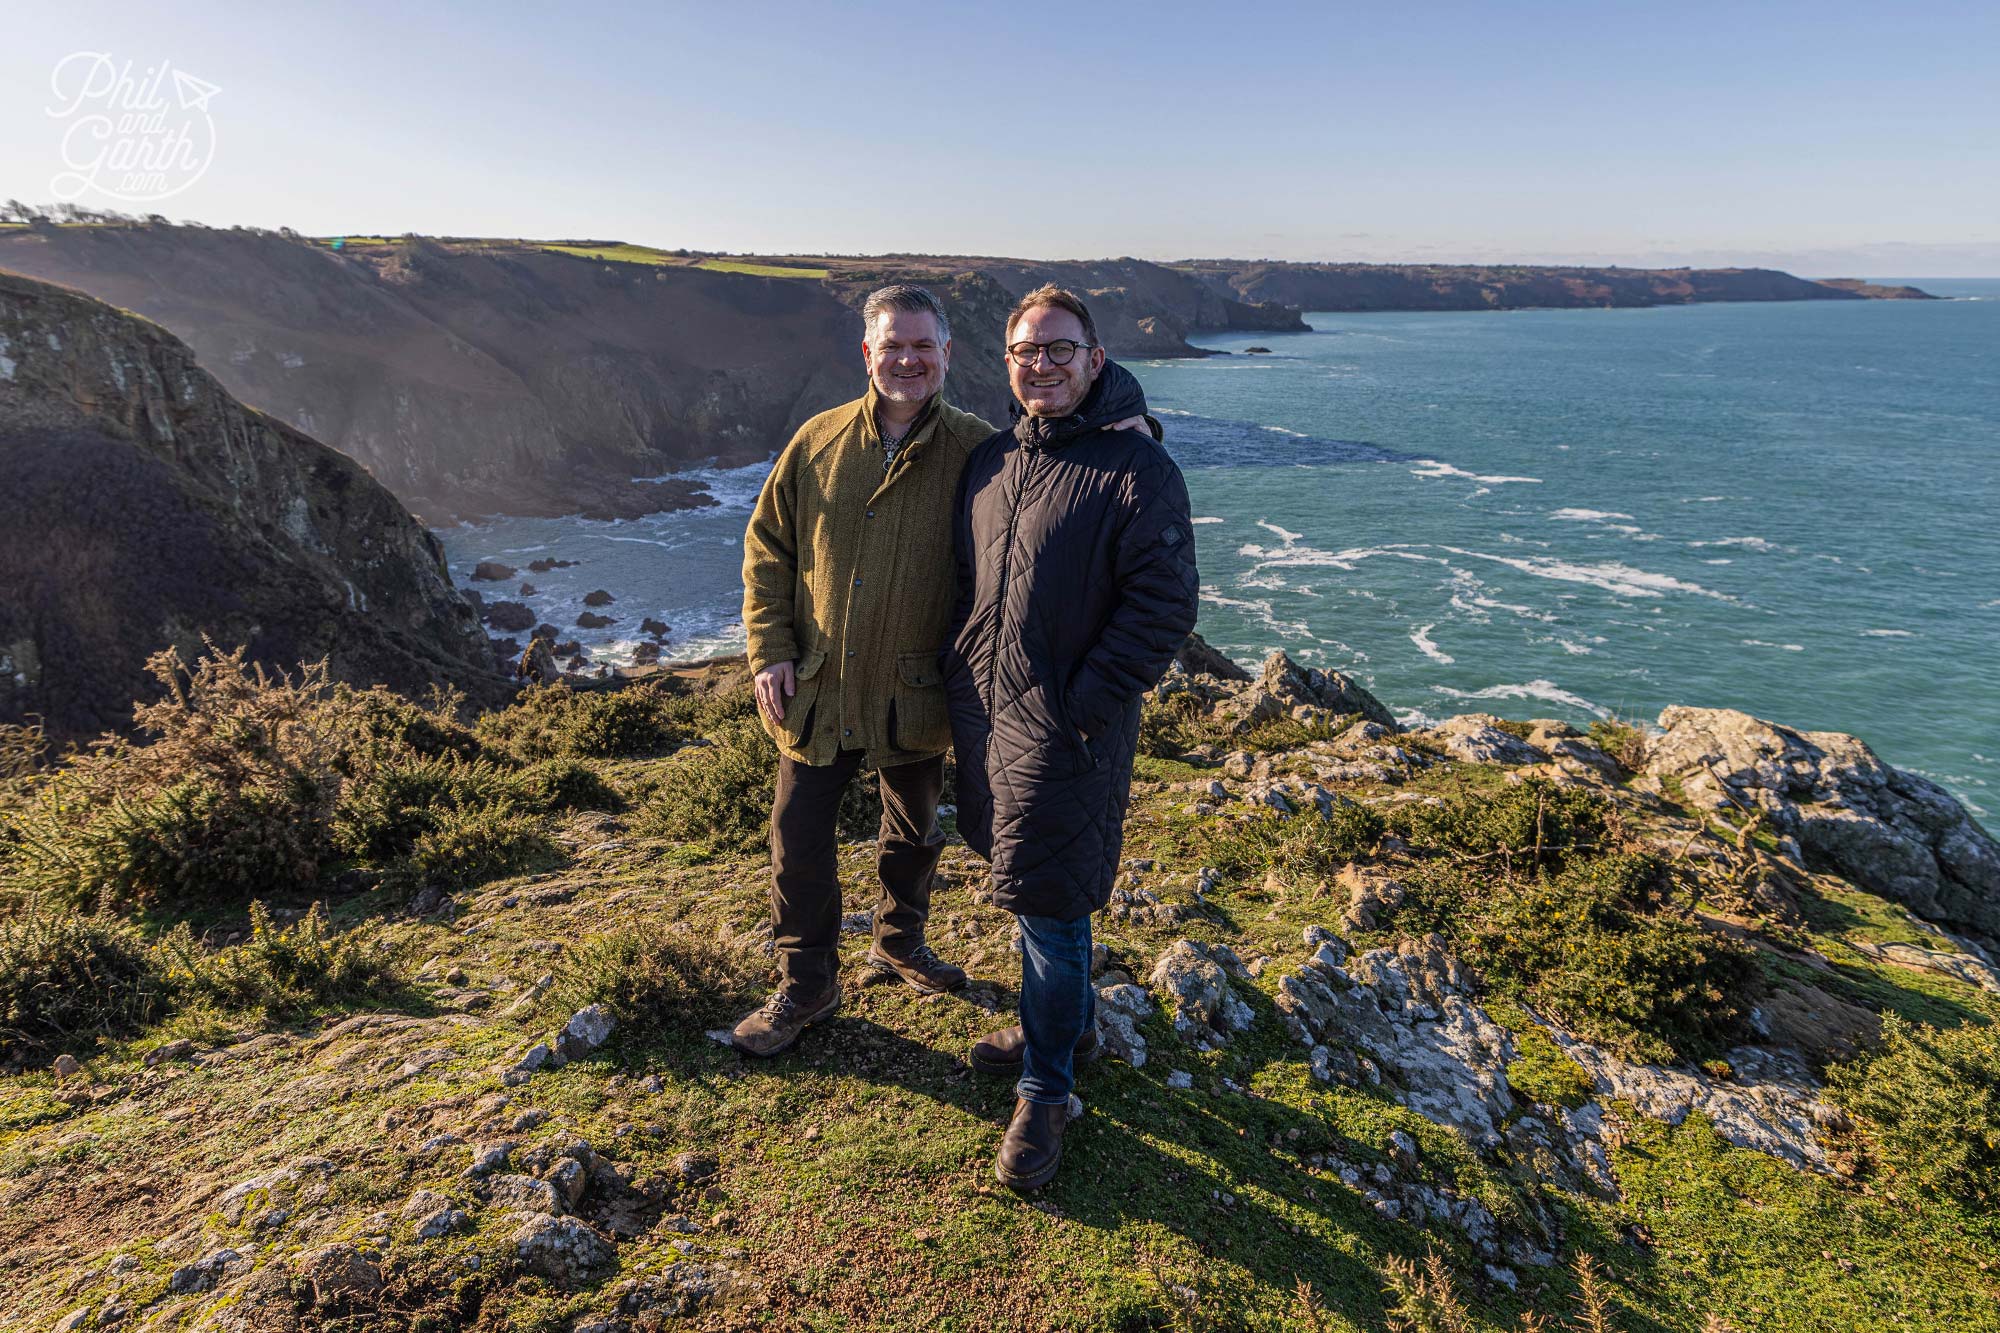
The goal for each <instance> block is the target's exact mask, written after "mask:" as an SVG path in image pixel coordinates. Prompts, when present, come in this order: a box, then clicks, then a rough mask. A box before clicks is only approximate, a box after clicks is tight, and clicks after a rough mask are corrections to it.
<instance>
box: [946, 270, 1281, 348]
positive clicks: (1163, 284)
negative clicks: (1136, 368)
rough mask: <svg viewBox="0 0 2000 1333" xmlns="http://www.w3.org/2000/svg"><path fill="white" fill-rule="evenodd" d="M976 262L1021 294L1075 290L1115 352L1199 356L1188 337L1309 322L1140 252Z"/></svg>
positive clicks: (1017, 295) (1016, 295) (1269, 329)
mask: <svg viewBox="0 0 2000 1333" xmlns="http://www.w3.org/2000/svg"><path fill="white" fill-rule="evenodd" d="M973 262H976V264H977V267H978V270H979V271H980V272H981V273H984V274H986V275H988V276H989V277H991V278H993V279H994V280H995V281H996V282H998V283H999V284H1000V285H1001V286H1002V287H1004V288H1005V289H1006V290H1007V292H1008V295H1009V296H1010V297H1012V298H1013V299H1015V300H1018V299H1019V298H1020V297H1021V296H1022V295H1024V294H1025V293H1027V292H1028V291H1030V290H1032V289H1033V288H1036V287H1039V286H1041V285H1042V284H1043V283H1045V282H1054V283H1059V284H1060V285H1062V286H1064V287H1068V288H1069V289H1070V290H1072V291H1074V292H1076V293H1077V294H1078V295H1080V296H1082V297H1083V298H1084V300H1085V301H1086V302H1087V303H1088V304H1089V306H1090V315H1091V318H1092V319H1093V320H1094V321H1095V322H1096V324H1097V331H1098V335H1099V336H1100V337H1101V338H1102V339H1103V340H1104V344H1105V346H1106V347H1107V348H1109V349H1110V351H1111V353H1112V355H1114V356H1124V357H1128V358H1130V357H1168V356H1200V355H1203V353H1202V352H1201V351H1200V350H1199V349H1197V348H1194V347H1192V346H1190V345H1189V344H1188V335H1189V334H1191V333H1198V332H1206V331H1222V330H1243V331H1247V332H1270V333H1303V332H1305V331H1306V328H1307V326H1306V323H1305V321H1304V320H1302V319H1300V318H1299V312H1298V310H1297V309H1296V308H1294V307H1293V305H1289V304H1276V303H1273V302H1272V301H1270V300H1269V299H1267V298H1265V297H1263V296H1254V297H1251V298H1248V299H1243V298H1239V297H1238V296H1237V295H1235V294H1233V293H1231V292H1228V291H1223V290H1218V289H1217V288H1216V287H1214V286H1212V285H1210V284H1208V283H1204V282H1202V281H1201V280H1200V279H1199V278H1198V277H1196V276H1194V275H1191V274H1188V273H1183V272H1180V271H1179V270H1177V269H1172V268H1168V267H1166V266H1165V265H1163V264H1149V263H1147V262H1146V261H1144V260H1141V259H1112V260H1101V261H1095V262H1061V263H1032V262H1022V261H1017V260H978V261H973Z"/></svg>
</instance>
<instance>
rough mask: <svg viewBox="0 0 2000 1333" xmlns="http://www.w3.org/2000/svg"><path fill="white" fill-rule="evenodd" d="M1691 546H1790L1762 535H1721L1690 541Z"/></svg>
mask: <svg viewBox="0 0 2000 1333" xmlns="http://www.w3.org/2000/svg"><path fill="white" fill-rule="evenodd" d="M1688 545H1689V546H1740V547H1742V548H1743V549H1744V550H1746V551H1787V550H1790V549H1791V548H1790V547H1787V546H1780V545H1778V544H1777V543H1776V542H1772V541H1766V540H1765V539H1764V538H1762V537H1720V538H1717V539H1716V540H1715V541H1709V542H1689V543H1688Z"/></svg>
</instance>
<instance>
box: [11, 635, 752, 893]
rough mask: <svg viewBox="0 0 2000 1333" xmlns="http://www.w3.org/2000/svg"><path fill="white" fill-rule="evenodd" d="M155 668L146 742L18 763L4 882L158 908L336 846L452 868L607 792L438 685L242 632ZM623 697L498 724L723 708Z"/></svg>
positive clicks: (624, 722) (240, 886)
mask: <svg viewBox="0 0 2000 1333" xmlns="http://www.w3.org/2000/svg"><path fill="white" fill-rule="evenodd" d="M149 666H150V668H151V670H152V672H153V675H154V677H155V678H156V679H157V680H158V681H159V682H160V684H161V686H162V687H163V692H164V697H163V698H162V699H161V700H160V701H159V702H157V703H154V704H149V705H146V706H144V707H141V708H139V709H138V710H137V712H136V717H137V719H138V722H139V724H140V727H141V730H142V731H143V732H144V733H146V734H147V735H148V736H149V737H150V741H147V742H140V741H122V740H106V741H102V742H99V743H98V744H97V745H96V746H94V747H93V748H92V749H90V750H89V751H87V752H85V753H83V754H80V755H73V756H71V757H70V758H69V759H68V760H67V761H66V762H64V763H63V764H61V765H60V766H58V767H57V768H54V769H50V770H45V771H32V772H31V771H29V769H28V766H27V764H26V762H25V761H23V762H22V763H21V764H19V765H17V766H16V767H18V768H20V770H21V772H22V774H23V776H21V777H19V778H18V780H17V782H16V783H15V785H14V786H10V787H8V789H7V790H8V799H0V892H7V891H11V892H12V894H14V895H15V896H18V897H24V898H25V897H30V896H35V897H41V898H44V899H46V900H48V901H50V902H52V903H59V904H63V905H67V906H70V907H75V908H96V907H100V906H101V907H104V908H111V909H130V908H142V909H143V908H156V907H167V908H171V907H175V906H178V905H182V904H192V903H218V902H242V901H247V900H248V899H251V898H272V897H277V896H290V895H303V894H306V893H309V892H311V891H312V889H313V886H314V885H315V884H316V883H317V882H318V881H319V879H320V878H321V877H322V876H323V875H325V874H327V873H329V872H330V871H331V870H332V869H333V868H335V867H336V866H339V865H341V864H351V865H354V866H358V867H362V868H367V869H372V870H378V871H382V872H384V873H385V874H386V875H387V876H389V877H390V878H391V880H392V881H395V880H402V881H409V880H415V879H421V878H424V877H435V878H437V879H439V880H440V881H442V882H446V883H450V884H454V885H464V884H469V883H473V882H476V881H477V880H478V879H479V878H481V877H484V876H488V875H493V874H504V873H509V872H511V871H513V870H516V869H519V868H522V867H524V866H527V865H531V864H537V863H539V862H540V861H542V860H544V859H546V858H547V857H549V856H550V855H552V854H553V851H554V848H553V844H552V843H550V842H549V840H548V838H547V836H546V833H547V830H546V829H545V828H544V827H543V824H544V822H545V819H544V817H545V816H547V815H549V814H552V813H555V812H559V811H564V810H574V809H582V808H597V809H608V808H615V807H616V806H617V805H618V804H619V800H618V797H617V795H616V793H614V792H613V791H612V790H611V789H610V788H609V787H608V786H607V785H606V783H605V782H604V780H603V779H602V778H601V777H600V776H599V775H598V774H597V773H596V772H594V771H593V770H592V769H591V768H590V767H589V766H588V765H586V764H584V763H583V762H581V761H580V760H579V759H577V758H574V757H572V756H571V754H570V751H569V750H561V752H560V753H553V754H549V755H542V756H536V757H530V758H527V759H524V758H523V757H522V756H521V754H520V753H519V751H521V750H528V751H533V750H534V749H535V748H536V747H535V746H533V745H522V746H518V747H512V748H509V747H505V746H501V747H492V746H488V745H487V744H485V743H483V742H482V740H481V739H480V737H479V735H477V734H475V732H474V731H472V730H471V729H468V728H467V727H464V726H462V725H460V724H459V722H458V721H457V718H456V712H457V709H458V707H459V704H460V702H461V700H460V699H459V698H458V697H457V696H456V695H454V694H451V693H447V692H434V693H433V695H432V697H431V698H430V700H429V701H428V702H427V703H424V704H418V703H415V702H412V701H410V700H408V699H404V698H402V697H400V696H398V695H395V694H393V693H390V692H389V691H387V690H383V689H379V688H378V689H370V690H357V689H353V688H351V687H349V686H346V685H341V684H337V683H333V682H330V681H329V680H328V678H327V674H326V665H325V664H324V663H319V664H316V665H309V666H307V667H304V668H302V670H301V671H300V672H299V674H298V675H297V676H296V677H294V676H287V675H283V674H273V673H270V672H266V671H264V670H263V669H261V668H259V667H255V666H252V665H249V664H246V662H245V660H244V653H243V651H242V650H240V649H239V650H237V651H235V652H233V653H220V652H215V651H214V650H213V649H211V652H210V654H209V655H208V656H206V657H204V658H202V659H201V660H200V661H198V662H197V663H195V664H194V665H193V666H188V665H186V664H185V663H183V662H182V661H181V659H180V658H179V657H178V656H176V655H175V654H174V653H173V652H171V651H168V652H164V653H161V654H158V655H157V656H155V657H154V658H153V659H152V660H151V662H150V663H149ZM556 695H560V696H562V701H561V702H560V703H558V702H555V701H554V697H555V696H556ZM618 697H619V696H615V695H602V696H595V697H594V698H593V699H592V700H591V701H590V702H588V703H586V704H583V705H581V706H580V707H579V705H578V704H577V701H576V699H574V698H572V697H570V695H569V692H568V691H567V690H562V689H558V690H555V691H545V692H538V693H537V694H535V695H532V696H530V697H529V698H528V699H527V700H525V701H524V703H523V704H522V705H520V706H519V707H518V708H515V709H508V710H505V711H504V712H502V713H501V714H497V715H493V716H494V717H497V718H498V719H499V721H497V722H494V723H493V726H492V729H493V730H494V731H495V733H496V734H497V735H500V736H502V737H513V735H514V733H513V732H512V731H510V730H509V727H510V726H513V725H514V724H518V723H521V722H522V720H523V719H526V720H527V721H528V722H529V723H534V722H535V720H536V719H540V718H546V717H548V716H557V717H559V719H560V720H561V722H562V725H563V726H564V727H570V726H572V724H573V725H574V728H575V729H578V730H579V731H580V732H582V733H583V734H586V735H587V736H588V738H589V740H588V743H587V745H586V746H585V747H584V748H586V749H589V750H592V751H593V752H594V751H602V750H620V749H622V748H625V747H628V746H632V745H639V744H640V743H641V742H642V740H643V741H645V743H646V744H651V743H652V742H653V741H656V740H657V739H658V738H659V737H660V736H663V735H665V734H667V733H668V732H669V731H672V730H673V729H674V728H677V727H679V726H680V725H681V724H680V722H678V721H676V719H677V718H680V717H682V716H690V717H691V716H696V715H699V714H701V713H702V712H703V710H704V709H709V710H713V709H714V708H716V706H717V705H715V704H714V703H712V702H704V701H698V700H692V699H681V698H676V697H671V696H667V695H664V694H651V693H649V694H648V695H647V696H646V697H645V698H641V699H638V700H637V701H636V702H633V703H629V704H627V703H619V702H616V700H617V699H618ZM607 701H610V702H607ZM489 720H490V719H489ZM537 725H538V724H537ZM529 730H530V731H532V730H533V728H532V727H530V728H529ZM523 734H527V733H523ZM647 738H650V739H647ZM4 739H5V738H0V740H4ZM17 739H18V740H19V741H20V743H19V744H18V745H16V746H15V748H16V749H18V750H22V751H24V752H25V751H26V750H27V749H29V748H30V747H29V746H28V743H27V741H28V738H27V737H26V736H25V735H24V736H23V737H20V738H17ZM572 748H574V747H572ZM558 749H561V747H558ZM9 771H12V770H11V769H10V770H9Z"/></svg>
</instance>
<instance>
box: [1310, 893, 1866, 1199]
mask: <svg viewBox="0 0 2000 1333" xmlns="http://www.w3.org/2000/svg"><path fill="white" fill-rule="evenodd" d="M1309 936H1310V938H1309V940H1308V942H1309V943H1312V942H1313V941H1314V940H1317V942H1318V947H1317V951H1316V952H1315V953H1314V955H1313V956H1312V957H1311V958H1310V959H1308V960H1307V961H1306V963H1305V964H1304V965H1303V966H1302V967H1300V968H1299V969H1298V970H1297V971H1295V972H1293V973H1291V974H1289V975H1287V976H1285V977H1284V978H1282V979H1281V980H1280V982H1279V984H1278V997H1277V1006H1278V1011H1279V1013H1281V1014H1282V1015H1283V1016H1284V1018H1285V1022H1286V1024H1287V1025H1288V1026H1289V1027H1290V1028H1291V1030H1292V1034H1293V1035H1294V1036H1295V1037H1297V1038H1298V1039H1299V1041H1300V1042H1301V1043H1303V1044H1305V1045H1306V1046H1307V1047H1309V1048H1310V1055H1309V1060H1310V1067H1311V1069H1312V1071H1313V1073H1314V1075H1315V1076H1316V1077H1318V1078H1321V1079H1325V1080H1327V1081H1336V1080H1337V1081H1342V1082H1350V1083H1355V1082H1369V1083H1376V1082H1382V1083H1385V1084H1386V1085H1387V1086H1388V1087H1389V1088H1390V1089H1391V1090H1392V1091H1393V1092H1394V1094H1395V1096H1396V1098H1397V1099H1398V1100H1399V1101H1401V1102H1403V1103H1404V1104H1405V1105H1407V1106H1409V1107H1410V1108H1411V1109H1412V1110H1414V1111H1418V1112H1420V1113H1421V1114H1422V1115H1424V1116H1425V1117H1426V1118H1428V1119H1430V1120H1434V1121H1436V1122H1438V1123H1439V1124H1445V1125H1450V1126H1452V1127H1453V1128H1455V1129H1457V1130H1458V1131H1459V1132H1460V1133H1461V1134H1463V1135H1464V1136H1465V1137H1466V1139H1467V1140H1468V1141H1470V1142H1471V1143H1472V1144H1473V1145H1475V1146H1476V1147H1478V1148H1481V1149H1482V1150H1492V1149H1498V1148H1501V1147H1503V1146H1505V1147H1507V1148H1508V1149H1510V1150H1512V1151H1513V1152H1515V1153H1516V1154H1521V1155H1526V1156H1529V1157H1533V1158H1536V1159H1537V1160H1541V1161H1543V1162H1545V1163H1546V1164H1549V1165H1551V1166H1553V1167H1554V1169H1556V1170H1558V1171H1559V1172H1560V1173H1561V1174H1562V1175H1563V1176H1567V1177H1571V1178H1574V1179H1576V1180H1579V1181H1585V1180H1587V1181H1590V1182H1592V1183H1594V1184H1595V1185H1596V1186H1598V1187H1599V1188H1607V1189H1608V1188H1610V1187H1611V1175H1610V1169H1609V1159H1608V1157H1607V1156H1606V1154H1605V1151H1604V1144H1603V1139H1604V1135H1605V1128H1604V1108H1605V1107H1606V1106H1609V1105H1610V1104H1612V1103H1614V1102H1626V1103H1630V1104H1631V1105H1632V1107H1633V1108H1634V1109H1635V1110H1637V1111H1638V1112H1639V1113H1640V1114H1642V1115H1646V1116H1650V1117H1652V1118H1655V1119H1659V1120H1663V1121H1665V1122H1666V1123H1668V1124H1675V1125H1677V1124H1679V1123H1680V1122H1681V1121H1682V1120H1684V1119H1686V1118H1687V1115H1688V1113H1689V1112H1690V1111H1696V1110H1699V1111H1700V1112H1702V1113H1703V1114H1704V1115H1706V1116H1707V1117H1708V1118H1709V1120H1710V1121H1711V1122H1713V1124H1714V1125H1715V1129H1716V1132H1717V1133H1718V1134H1720V1135H1721V1136H1722V1137H1723V1138H1725V1139H1727V1140H1729V1141H1730V1142H1732V1143H1736V1144H1739V1145H1741V1146H1743V1147H1746V1148H1753V1149H1756V1150H1757V1151H1759V1152H1764V1153H1769V1154H1770V1155H1772V1156H1774V1157H1778V1158H1781V1159H1783V1160H1785V1161H1787V1162H1789V1163H1791V1164H1792V1165H1794V1166H1799V1167H1812V1168H1817V1169H1824V1168H1825V1166H1826V1152H1825V1149H1824V1147H1823V1146H1822V1142H1821V1140H1822V1135H1823V1133H1824V1131H1826V1130H1827V1129H1829V1128H1832V1127H1835V1126H1838V1125H1840V1124H1842V1123H1844V1120H1843V1117H1842V1115H1841V1113H1840V1112H1839V1111H1838V1110H1837V1109H1836V1108H1834V1107H1833V1106H1831V1105H1829V1104H1828V1103H1826V1102H1825V1101H1823V1100H1821V1098H1820V1096H1819V1084H1818V1082H1817V1081H1816V1080H1815V1079H1814V1078H1813V1077H1812V1075H1811V1073H1810V1071H1809V1070H1808V1069H1807V1067H1806V1062H1805V1060H1804V1059H1803V1058H1802V1057H1801V1056H1800V1055H1799V1053H1798V1052H1796V1051H1794V1050H1791V1049H1789V1048H1786V1047H1766V1046H1749V1045H1745V1046H1738V1047H1735V1048H1732V1049H1731V1050H1730V1051H1729V1052H1728V1053H1727V1064H1728V1066H1729V1071H1730V1076H1729V1078H1728V1079H1727V1080H1724V1079H1721V1078H1717V1077H1716V1076H1715V1075H1713V1074H1711V1073H1709V1072H1707V1071H1706V1070H1700V1069H1694V1068H1691V1067H1679V1066H1662V1065H1644V1064H1634V1063H1632V1062H1630V1061H1626V1060H1623V1059H1620V1058H1619V1057H1617V1056H1615V1055H1612V1054H1611V1053H1610V1052H1608V1051H1605V1050H1602V1049H1600V1048H1599V1047H1597V1046H1594V1045H1592V1044H1591V1043H1589V1042H1586V1041H1583V1040H1580V1039H1578V1038H1577V1037H1574V1036H1572V1035H1571V1034H1569V1033H1567V1032H1565V1031H1563V1030H1562V1029H1561V1028H1559V1027H1556V1026H1554V1025H1551V1024H1544V1025H1543V1026H1544V1028H1545V1030H1546V1031H1547V1032H1548V1034H1549V1036H1550V1037H1551V1038H1552V1039H1553V1040H1554V1041H1555V1042H1556V1044H1557V1045H1558V1046H1560V1047H1561V1048H1562V1050H1563V1051H1564V1052H1565V1053H1566V1054H1567V1055H1568V1056H1569V1057H1570V1058H1571V1059H1572V1060H1574V1061H1575V1062H1576V1063H1577V1065H1578V1066H1579V1067H1580V1068H1581V1069H1582V1070H1583V1071H1584V1073H1586V1074H1587V1075H1589V1077H1590V1080H1591V1082H1592V1084H1593V1085H1594V1094H1595V1095H1594V1096H1593V1098H1592V1100H1590V1101H1588V1102H1586V1103H1584V1105H1582V1106H1581V1107H1578V1108H1576V1109H1575V1110H1573V1111H1563V1110H1561V1108H1553V1107H1549V1108H1542V1114H1540V1115H1523V1114H1521V1112H1522V1110H1523V1108H1522V1107H1521V1106H1520V1105H1519V1103H1518V1101H1517V1099H1516V1096H1515V1094H1514V1092H1513V1089H1512V1087H1511V1086H1510V1085H1509V1083H1508V1080H1507V1066H1508V1065H1509V1064H1510V1063H1511V1062H1512V1061H1513V1060H1514V1058H1515V1055H1516V1051H1515V1043H1514V1037H1513V1035H1512V1034H1511V1033H1509V1032H1508V1030H1507V1029H1506V1028H1504V1027H1502V1026H1501V1025H1499V1024H1498V1023H1496V1022H1494V1021H1493V1019H1492V1018H1491V1017H1490V1016H1489V1015H1488V1014H1487V1012H1486V1010H1485V1008H1484V1007H1483V1006H1482V1005H1481V1004H1480V1003H1479V1001H1478V999H1477V998H1476V997H1477V994H1478V986H1477V984H1476V982H1475V980H1474V978H1473V976H1472V973H1471V972H1470V971H1469V970H1468V969H1467V968H1466V967H1464V965H1463V964H1461V963H1460V962H1459V961H1458V960H1457V959H1456V958H1454V957H1452V955H1451V954H1450V953H1449V952H1448V951H1447V950H1446V948H1445V945H1444V941H1443V940H1441V939H1439V938H1438V937H1436V936H1431V937H1429V938H1426V939H1423V940H1407V939H1406V940H1401V941H1399V942H1398V943H1397V944H1396V945H1395V946H1394V947H1390V948H1381V949H1371V950H1369V951H1368V952H1367V953H1364V954H1362V955H1360V956H1359V957H1358V958H1355V959H1354V960H1353V961H1352V962H1351V963H1348V964H1346V965H1345V966H1343V965H1342V964H1341V961H1340V960H1341V958H1342V957H1343V956H1344V946H1340V945H1338V943H1337V942H1336V941H1334V940H1333V939H1332V938H1331V936H1330V935H1329V934H1328V933H1327V932H1325V931H1323V930H1322V931H1319V932H1318V933H1317V934H1316V935H1314V934H1313V933H1312V932H1309Z"/></svg>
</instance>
